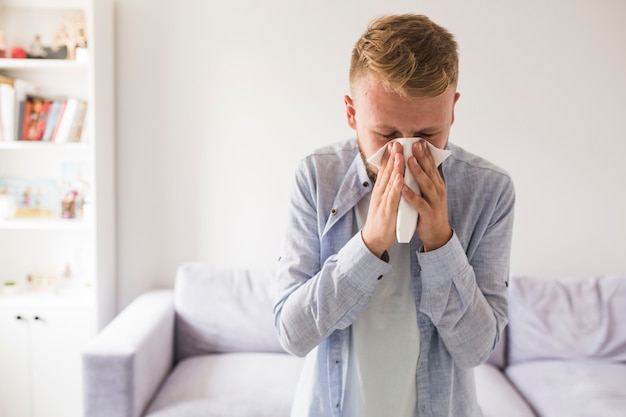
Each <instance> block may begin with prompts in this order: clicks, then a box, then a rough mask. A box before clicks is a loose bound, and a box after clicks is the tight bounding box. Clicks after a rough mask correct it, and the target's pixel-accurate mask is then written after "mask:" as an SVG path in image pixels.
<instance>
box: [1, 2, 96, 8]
mask: <svg viewBox="0 0 626 417" xmlns="http://www.w3.org/2000/svg"><path fill="white" fill-rule="evenodd" d="M85 4H86V3H85V1H84V0H0V8H1V7H12V8H23V9H32V8H36V9H40V8H47V9H63V10H64V9H83V8H85Z"/></svg>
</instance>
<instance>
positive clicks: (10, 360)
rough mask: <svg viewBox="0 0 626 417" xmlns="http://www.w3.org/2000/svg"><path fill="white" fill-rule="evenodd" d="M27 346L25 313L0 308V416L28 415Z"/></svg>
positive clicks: (18, 416) (20, 416)
mask: <svg viewBox="0 0 626 417" xmlns="http://www.w3.org/2000/svg"><path fill="white" fill-rule="evenodd" d="M29 346H30V343H29V323H28V318H27V316H26V315H25V314H24V312H20V311H18V310H14V309H4V308H2V309H0V416H15V417H29V416H30V394H29V392H30V385H29V380H30V360H29V356H30V348H29Z"/></svg>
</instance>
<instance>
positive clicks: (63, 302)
mask: <svg viewBox="0 0 626 417" xmlns="http://www.w3.org/2000/svg"><path fill="white" fill-rule="evenodd" d="M92 304H93V290H91V289H89V288H86V287H84V286H83V287H78V286H75V287H70V286H66V287H60V288H58V289H57V290H51V291H30V290H28V289H22V288H16V290H15V292H7V291H5V290H4V289H2V288H0V308H6V307H13V308H15V307H25V306H29V307H30V306H37V307H63V308H68V307H70V308H76V307H91V306H92Z"/></svg>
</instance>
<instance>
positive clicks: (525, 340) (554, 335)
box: [507, 275, 626, 364]
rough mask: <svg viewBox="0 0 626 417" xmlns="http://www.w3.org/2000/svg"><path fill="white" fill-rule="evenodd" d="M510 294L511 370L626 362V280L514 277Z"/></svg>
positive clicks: (509, 353) (608, 277)
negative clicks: (528, 365) (538, 364)
mask: <svg viewBox="0 0 626 417" xmlns="http://www.w3.org/2000/svg"><path fill="white" fill-rule="evenodd" d="M509 290H510V291H509V326H508V329H507V332H508V341H507V342H508V343H507V345H508V346H507V348H508V349H507V351H508V363H509V364H515V363H520V362H525V361H530V360H541V359H563V360H572V359H574V360H576V359H578V360H590V359H594V360H596V359H597V360H604V361H626V276H624V275H622V276H618V275H607V276H597V277H589V278H586V279H582V280H574V279H554V278H552V279H549V278H539V277H514V278H513V279H512V280H511V282H510V287H509Z"/></svg>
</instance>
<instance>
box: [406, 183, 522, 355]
mask: <svg viewBox="0 0 626 417" xmlns="http://www.w3.org/2000/svg"><path fill="white" fill-rule="evenodd" d="M492 198H493V200H494V201H495V203H493V204H485V207H486V208H483V213H482V214H481V216H480V217H481V220H480V221H477V223H482V224H484V226H481V227H477V228H475V229H474V230H473V232H474V233H469V234H471V235H472V238H468V242H467V243H466V246H464V245H463V244H462V243H461V241H460V239H459V236H458V235H457V232H456V231H454V233H453V236H452V238H451V239H450V241H448V243H447V244H446V245H444V246H443V247H441V248H439V249H437V250H434V251H430V252H418V253H417V257H418V260H419V264H420V267H421V272H420V274H421V285H422V291H421V299H420V304H419V308H420V311H421V312H422V313H424V314H426V315H427V316H428V317H429V318H430V319H431V321H432V322H433V324H434V325H435V327H436V328H437V331H438V333H439V335H440V337H441V339H442V340H443V341H444V343H445V346H446V348H447V349H448V351H449V353H450V355H451V356H452V357H453V358H454V361H455V362H456V363H457V364H458V365H459V366H463V367H474V366H477V365H479V364H481V363H483V362H484V361H486V360H487V358H488V356H489V354H490V353H491V351H492V350H493V349H494V347H495V345H496V344H497V342H498V340H499V336H500V334H501V332H502V330H503V329H504V327H505V326H506V323H507V321H508V297H507V291H508V290H507V286H508V276H509V263H510V248H511V240H512V229H513V209H514V201H515V193H514V189H513V185H512V182H510V181H508V182H506V183H505V185H504V186H503V187H501V191H500V192H499V193H497V192H496V193H494V194H493V197H492ZM472 239H473V240H472ZM469 246H471V250H468V247H469ZM468 253H469V255H468Z"/></svg>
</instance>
